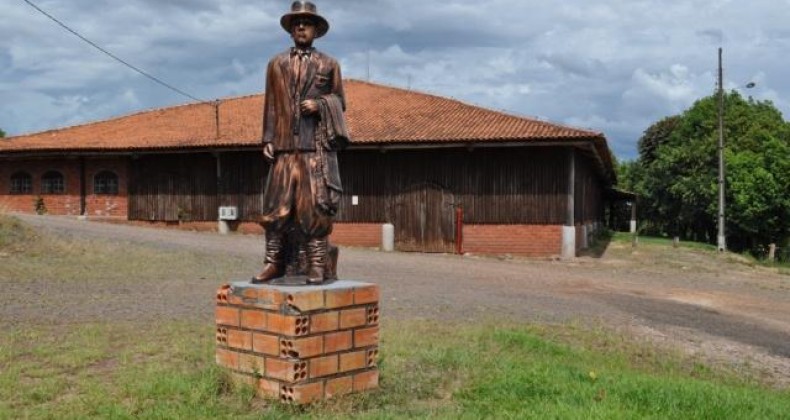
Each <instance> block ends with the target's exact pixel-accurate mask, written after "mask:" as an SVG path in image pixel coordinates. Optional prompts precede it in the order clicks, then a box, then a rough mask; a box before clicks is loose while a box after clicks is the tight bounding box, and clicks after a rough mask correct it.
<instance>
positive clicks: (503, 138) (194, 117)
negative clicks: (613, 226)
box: [0, 80, 612, 171]
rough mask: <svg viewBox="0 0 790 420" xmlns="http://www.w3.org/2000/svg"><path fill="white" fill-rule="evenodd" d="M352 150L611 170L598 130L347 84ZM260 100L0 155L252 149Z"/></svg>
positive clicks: (19, 143)
mask: <svg viewBox="0 0 790 420" xmlns="http://www.w3.org/2000/svg"><path fill="white" fill-rule="evenodd" d="M345 89H346V96H347V102H348V104H347V107H348V112H347V118H348V126H349V131H350V133H351V137H352V145H365V144H370V145H373V144H405V145H408V144H417V143H419V144H425V143H429V144H432V143H433V144H436V143H486V142H492V143H497V142H540V141H575V140H583V141H592V142H593V143H595V146H596V150H597V151H598V154H599V156H600V157H601V159H602V160H603V161H604V164H605V165H606V166H608V168H607V169H608V171H611V170H612V164H611V155H610V152H609V149H608V147H607V145H606V140H605V138H604V136H603V134H601V133H597V132H593V131H588V130H581V129H576V128H571V127H566V126H562V125H558V124H553V123H548V122H544V121H538V120H534V119H530V118H524V117H518V116H514V115H508V114H505V113H502V112H497V111H492V110H488V109H484V108H480V107H476V106H472V105H468V104H465V103H463V102H459V101H456V100H453V99H448V98H442V97H439V96H434V95H428V94H425V93H419V92H414V91H408V90H403V89H398V88H392V87H387V86H382V85H377V84H373V83H367V82H361V81H355V80H348V81H346V83H345ZM262 108H263V97H262V95H254V96H244V97H237V98H230V99H224V100H222V101H221V103H220V105H219V136H217V125H216V114H215V107H214V106H213V105H212V104H207V103H203V104H190V105H182V106H175V107H171V108H165V109H157V110H150V111H144V112H140V113H137V114H132V115H127V116H123V117H118V118H113V119H110V120H106V121H99V122H93V123H88V124H84V125H79V126H74V127H66V128H61V129H55V130H49V131H44V132H40V133H33V134H27V135H22V136H16V137H9V138H7V139H4V140H0V154H12V153H15V152H27V153H31V152H33V153H35V152H61V151H64V152H65V151H70V152H87V151H97V152H98V151H102V152H110V151H134V150H156V149H192V148H207V147H239V146H257V145H258V144H260V138H261V124H262V122H261V113H262Z"/></svg>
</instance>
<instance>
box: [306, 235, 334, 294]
mask: <svg viewBox="0 0 790 420" xmlns="http://www.w3.org/2000/svg"><path fill="white" fill-rule="evenodd" d="M328 245H329V241H327V239H326V237H323V238H312V239H310V241H308V242H307V259H308V263H309V265H310V270H309V271H308V272H307V282H308V283H310V284H321V283H323V282H324V273H325V272H326V271H325V270H326V260H327V247H328Z"/></svg>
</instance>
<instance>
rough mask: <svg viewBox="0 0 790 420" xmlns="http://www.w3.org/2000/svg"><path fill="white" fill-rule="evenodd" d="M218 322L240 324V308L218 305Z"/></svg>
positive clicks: (236, 325) (235, 325) (231, 324)
mask: <svg viewBox="0 0 790 420" xmlns="http://www.w3.org/2000/svg"><path fill="white" fill-rule="evenodd" d="M214 313H215V316H216V320H217V324H219V325H228V326H231V327H238V326H239V310H238V309H236V308H232V307H228V306H217V308H216V310H215V312H214Z"/></svg>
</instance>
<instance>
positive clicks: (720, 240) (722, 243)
mask: <svg viewBox="0 0 790 420" xmlns="http://www.w3.org/2000/svg"><path fill="white" fill-rule="evenodd" d="M721 57H722V49H721V48H719V234H718V237H717V241H716V242H717V244H718V250H719V252H724V251H726V250H727V239H726V236H725V235H724V70H723V67H722V59H721ZM754 86H755V83H754V82H749V83H747V84H746V86H744V87H745V88H747V89H751V88H753V87H754Z"/></svg>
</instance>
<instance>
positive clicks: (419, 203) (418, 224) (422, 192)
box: [393, 184, 455, 252]
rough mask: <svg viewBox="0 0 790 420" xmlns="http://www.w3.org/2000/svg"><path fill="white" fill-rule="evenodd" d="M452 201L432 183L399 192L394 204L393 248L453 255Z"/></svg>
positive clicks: (452, 199) (453, 223)
mask: <svg viewBox="0 0 790 420" xmlns="http://www.w3.org/2000/svg"><path fill="white" fill-rule="evenodd" d="M454 205H455V201H454V197H453V195H452V193H450V192H449V191H447V190H445V189H443V188H442V187H440V186H438V185H435V184H417V185H413V186H411V187H409V188H406V189H405V190H403V191H401V193H400V194H399V195H398V198H397V200H396V204H395V212H394V220H393V224H394V225H395V247H396V249H398V250H399V251H414V252H453V251H454V249H455V226H454V225H455V207H454Z"/></svg>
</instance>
